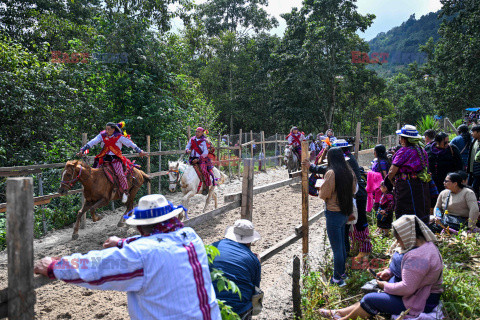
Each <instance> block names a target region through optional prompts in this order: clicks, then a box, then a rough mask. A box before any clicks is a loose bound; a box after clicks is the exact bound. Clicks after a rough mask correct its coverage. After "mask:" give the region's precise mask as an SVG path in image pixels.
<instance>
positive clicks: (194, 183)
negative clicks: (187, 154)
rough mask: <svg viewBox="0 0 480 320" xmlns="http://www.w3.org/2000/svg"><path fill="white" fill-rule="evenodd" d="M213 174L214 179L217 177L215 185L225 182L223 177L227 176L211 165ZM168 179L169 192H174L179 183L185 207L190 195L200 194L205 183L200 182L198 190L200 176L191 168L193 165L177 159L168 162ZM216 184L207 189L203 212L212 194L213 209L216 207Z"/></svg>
mask: <svg viewBox="0 0 480 320" xmlns="http://www.w3.org/2000/svg"><path fill="white" fill-rule="evenodd" d="M213 174H214V176H215V179H218V180H217V181H216V184H217V185H221V184H223V183H225V178H226V177H227V176H226V175H224V174H223V173H222V172H220V170H218V169H217V168H215V167H213ZM168 180H169V183H170V185H169V190H170V191H171V192H175V189H176V188H177V183H180V187H181V188H182V193H183V194H184V196H183V199H182V205H183V206H184V207H185V208H188V201H189V200H190V198H191V197H193V196H194V195H196V194H202V190H203V188H205V184H202V188H200V190H198V192H197V188H198V184H199V183H200V178H199V177H198V175H197V172H196V171H195V169H194V168H193V166H191V165H189V164H186V163H183V162H179V161H174V162H170V161H169V162H168ZM215 187H216V186H213V185H212V186H210V189H209V190H208V195H207V200H206V201H205V207H204V208H203V212H205V210H206V209H207V206H208V202H209V201H210V199H211V198H212V196H213V199H214V201H215V209H216V208H217V193H216V191H215Z"/></svg>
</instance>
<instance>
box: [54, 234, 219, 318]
mask: <svg viewBox="0 0 480 320" xmlns="http://www.w3.org/2000/svg"><path fill="white" fill-rule="evenodd" d="M122 243H123V247H122V248H108V249H104V250H101V251H90V252H89V253H87V254H79V253H75V254H73V255H71V256H67V257H64V258H63V259H62V260H60V261H58V262H56V263H52V265H50V267H49V275H50V277H52V278H53V277H55V278H57V279H60V280H63V281H65V282H67V283H72V284H75V285H78V286H81V287H85V288H89V289H100V290H117V291H127V297H128V312H129V315H130V317H131V319H135V320H136V319H138V320H144V319H165V320H177V319H185V320H187V319H192V320H193V319H199V320H200V319H201V320H207V319H211V320H220V319H221V316H220V310H219V307H218V304H217V302H216V297H215V292H214V289H213V286H212V282H211V278H210V271H209V268H208V261H207V255H206V252H205V248H204V244H203V242H202V240H201V239H200V237H199V236H198V235H197V234H196V233H195V231H194V230H193V229H192V228H181V229H178V230H177V231H173V232H169V233H158V234H152V235H150V236H146V237H139V238H137V239H134V241H131V242H129V241H128V239H127V241H123V242H122Z"/></svg>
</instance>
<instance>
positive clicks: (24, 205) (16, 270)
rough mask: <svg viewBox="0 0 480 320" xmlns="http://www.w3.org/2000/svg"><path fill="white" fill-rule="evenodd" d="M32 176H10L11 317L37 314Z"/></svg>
mask: <svg viewBox="0 0 480 320" xmlns="http://www.w3.org/2000/svg"><path fill="white" fill-rule="evenodd" d="M34 221H35V219H34V217H33V179H32V178H9V179H7V251H8V319H11V320H17V319H22V320H27V319H34V318H35V311H34V306H35V300H36V297H35V290H34V286H33V222H34Z"/></svg>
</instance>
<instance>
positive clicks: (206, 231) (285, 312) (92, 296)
mask: <svg viewBox="0 0 480 320" xmlns="http://www.w3.org/2000/svg"><path fill="white" fill-rule="evenodd" d="M287 178H288V174H287V172H286V170H282V169H272V170H269V171H268V173H259V174H257V173H256V174H255V178H254V183H255V185H256V186H257V185H264V184H267V183H271V182H275V181H280V180H284V179H287ZM240 189H241V182H240V181H239V180H238V179H237V180H232V181H230V182H228V183H227V184H226V185H224V186H221V188H220V190H219V191H218V198H219V206H221V205H223V195H224V194H228V193H234V192H239V191H240ZM167 198H168V199H169V200H171V201H172V202H173V203H174V204H175V203H179V202H180V201H179V200H180V198H181V194H174V195H167ZM204 201H205V197H204V196H200V195H197V196H195V197H194V198H192V199H191V201H190V210H189V211H190V212H189V215H190V217H195V216H197V215H199V214H201V210H202V209H203V205H204ZM212 209H213V202H212V203H211V204H210V206H209V207H208V209H207V210H212ZM321 209H323V201H320V200H319V199H318V198H310V214H311V215H313V214H315V213H317V212H319V211H321ZM122 213H123V208H119V209H117V210H115V212H111V211H110V212H108V213H107V214H106V215H105V217H104V218H103V220H101V221H99V222H97V223H93V222H91V220H88V221H87V227H86V229H84V230H80V232H79V234H80V238H79V239H78V240H76V241H71V240H70V238H71V233H72V229H71V228H66V229H62V230H57V231H54V232H51V233H49V234H48V235H47V236H46V237H44V238H42V239H38V240H35V242H34V246H35V259H38V258H41V257H43V256H61V255H67V254H71V253H73V252H84V253H85V252H87V251H89V250H99V249H101V245H102V243H103V241H104V240H105V239H106V238H107V237H108V236H112V235H117V236H119V237H127V236H131V235H133V234H136V230H135V229H133V228H118V227H117V226H116V225H117V222H118V219H119V216H120V214H122ZM239 217H240V209H236V210H232V211H230V212H228V213H226V214H224V215H221V216H218V217H216V218H214V219H212V220H211V221H209V222H207V223H204V224H202V225H199V226H197V227H195V228H194V229H195V230H196V231H197V233H198V234H199V235H200V237H201V238H202V239H203V240H204V242H205V243H206V244H208V243H212V242H214V241H217V240H220V239H222V238H223V234H224V232H225V229H226V228H227V227H228V226H229V225H232V224H233V222H234V221H235V220H236V219H238V218H239ZM253 223H254V225H255V227H256V229H257V230H258V231H259V232H260V234H261V235H262V239H261V240H259V241H258V242H257V243H256V244H255V246H253V247H252V250H253V251H254V252H257V253H260V252H262V251H264V250H266V249H268V248H269V247H271V246H273V245H275V244H276V243H277V242H279V241H281V240H283V239H284V238H287V237H288V236H290V235H291V234H293V232H294V226H296V225H298V224H300V223H301V186H300V184H298V183H297V184H294V185H290V186H286V187H282V188H278V189H275V190H272V191H270V192H267V193H262V194H258V195H256V196H255V197H254V212H253ZM323 226H324V219H320V220H319V222H317V223H315V224H314V225H313V226H312V227H311V229H310V252H311V260H313V261H315V260H317V259H319V258H321V257H322V256H323V251H322V250H320V249H319V248H321V247H325V246H324V245H323V242H322V241H323V240H324V237H323V229H324V228H323ZM301 252H302V251H301V241H297V242H296V243H295V244H293V245H291V246H290V247H288V248H286V249H285V250H284V251H282V252H281V253H279V254H277V255H275V256H274V257H273V258H271V259H270V260H268V261H266V262H265V263H264V264H262V282H261V288H262V290H264V292H265V299H264V311H263V312H262V313H261V315H259V316H258V317H255V318H256V319H270V320H271V319H273V320H277V319H278V320H280V319H292V318H293V316H292V302H291V276H290V274H291V269H292V260H293V257H294V255H300V254H301ZM6 262H7V258H6V252H5V251H4V252H0V283H1V284H2V285H1V286H0V287H5V286H6V283H7V277H6V273H7V272H6ZM0 289H1V288H0ZM36 292H37V304H36V306H35V312H36V315H37V319H129V317H128V312H127V301H126V295H125V293H122V292H114V291H93V290H88V289H83V288H80V287H76V286H73V285H68V284H65V283H63V282H60V281H55V282H52V283H51V284H49V285H47V286H44V287H42V288H39V289H37V290H36Z"/></svg>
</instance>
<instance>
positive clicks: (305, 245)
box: [302, 141, 310, 258]
mask: <svg viewBox="0 0 480 320" xmlns="http://www.w3.org/2000/svg"><path fill="white" fill-rule="evenodd" d="M305 159H310V156H309V154H308V142H307V141H302V161H303V160H305ZM302 230H303V238H302V252H303V258H305V257H306V256H307V255H308V168H307V167H305V166H302Z"/></svg>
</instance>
